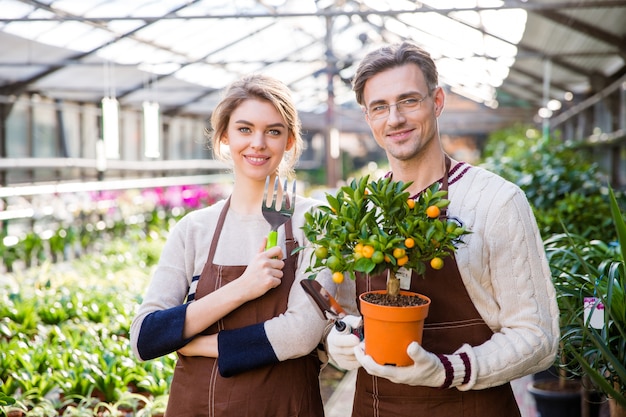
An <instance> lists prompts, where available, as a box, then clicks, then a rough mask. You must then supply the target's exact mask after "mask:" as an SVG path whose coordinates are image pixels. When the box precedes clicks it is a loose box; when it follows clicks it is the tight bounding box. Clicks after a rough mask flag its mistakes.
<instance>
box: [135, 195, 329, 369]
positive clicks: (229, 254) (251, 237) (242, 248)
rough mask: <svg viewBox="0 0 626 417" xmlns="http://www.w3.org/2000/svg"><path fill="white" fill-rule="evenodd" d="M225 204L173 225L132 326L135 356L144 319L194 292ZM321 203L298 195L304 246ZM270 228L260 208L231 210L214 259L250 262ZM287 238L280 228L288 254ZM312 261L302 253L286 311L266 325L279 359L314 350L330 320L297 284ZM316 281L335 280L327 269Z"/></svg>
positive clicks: (295, 223)
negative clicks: (311, 214)
mask: <svg viewBox="0 0 626 417" xmlns="http://www.w3.org/2000/svg"><path fill="white" fill-rule="evenodd" d="M224 203H225V201H224V200H223V201H220V202H217V203H216V204H214V205H212V206H210V207H207V208H204V209H200V210H197V211H194V212H192V213H190V214H188V215H187V216H185V217H184V218H183V219H181V221H180V222H179V223H177V225H176V226H175V227H174V228H173V229H172V231H171V233H170V236H169V237H168V239H167V242H166V244H165V247H164V249H163V252H162V254H161V258H160V260H159V263H158V266H157V268H156V271H155V273H154V275H153V277H152V281H151V283H150V285H149V287H148V289H147V291H146V293H145V295H144V299H143V302H142V304H141V306H140V308H139V310H138V312H137V315H136V317H135V318H134V320H133V323H132V326H131V344H132V348H133V351H134V353H135V355H136V356H137V357H139V358H141V355H140V353H139V351H138V349H137V343H138V338H139V333H140V331H141V328H142V323H143V320H144V318H145V317H146V316H147V315H148V314H149V313H151V312H154V311H160V310H167V309H172V308H175V307H177V306H180V305H181V304H183V303H184V302H185V299H186V297H187V295H188V293H193V292H194V291H195V289H194V286H192V279H193V277H197V276H199V275H200V274H201V272H202V268H203V267H204V264H205V263H206V260H207V255H208V253H209V247H210V245H211V241H212V239H213V234H214V232H215V227H216V225H217V220H218V217H219V215H220V212H221V210H222V208H223V207H224ZM320 203H321V202H320V201H317V200H313V199H308V198H303V197H300V196H298V198H297V199H296V205H295V213H294V215H293V217H292V227H293V234H294V238H295V239H296V240H297V241H298V243H299V244H300V245H303V244H304V243H305V238H304V235H303V233H302V230H301V227H302V225H303V223H304V213H305V212H306V211H310V210H312V209H313V208H314V207H315V206H316V205H319V204H320ZM269 230H270V226H269V224H268V223H267V221H265V219H264V218H263V216H262V215H261V213H260V212H259V214H258V215H242V214H239V213H237V212H235V211H234V210H233V209H232V208H231V209H230V210H229V212H228V215H227V216H226V219H225V222H224V226H223V229H222V232H221V235H220V240H219V244H218V245H217V249H216V253H215V259H214V262H215V263H216V264H219V265H247V264H249V262H250V260H251V259H252V258H253V257H254V255H255V254H256V253H258V251H259V248H260V246H261V244H262V242H263V239H264V238H265V237H266V236H267V234H268V232H269ZM284 241H285V238H284V227H280V228H279V230H278V242H279V244H281V245H282V248H283V254H286V248H285V246H284V243H285V242H284ZM309 259H310V250H308V251H305V252H303V253H301V254H300V258H299V263H298V267H297V272H296V279H295V281H294V284H293V285H292V288H291V291H290V294H289V300H288V307H287V311H286V312H285V313H284V314H281V315H280V316H278V317H276V318H274V319H272V320H269V321H267V322H265V324H264V327H265V333H266V335H267V339H268V341H269V342H270V344H271V346H272V348H273V350H274V353H275V355H276V357H277V358H278V360H281V361H282V360H286V359H291V358H295V357H299V356H302V355H306V354H308V353H310V352H311V351H313V350H314V349H315V347H316V346H317V345H318V343H319V342H320V340H321V338H322V333H323V330H324V326H325V324H326V319H325V318H324V316H323V315H322V313H321V312H320V311H319V309H318V308H317V307H316V306H315V304H314V303H313V302H312V300H310V299H309V296H308V295H306V293H305V292H304V291H303V289H302V287H301V285H300V284H299V281H300V280H302V279H306V278H307V276H308V274H307V273H305V270H306V268H307V266H308V262H309ZM318 279H319V280H320V281H321V282H322V284H323V285H324V286H329V287H332V285H330V284H329V282H331V281H330V274H329V273H322V274H320V275H319V276H318ZM155 336H157V337H159V336H161V335H155ZM181 337H182V335H181ZM244 348H245V347H242V349H244ZM220 355H221V352H220Z"/></svg>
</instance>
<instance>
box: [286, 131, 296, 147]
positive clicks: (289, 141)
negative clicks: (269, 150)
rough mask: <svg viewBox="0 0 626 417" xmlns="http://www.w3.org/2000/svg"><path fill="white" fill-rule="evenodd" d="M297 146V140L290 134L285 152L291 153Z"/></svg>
mask: <svg viewBox="0 0 626 417" xmlns="http://www.w3.org/2000/svg"><path fill="white" fill-rule="evenodd" d="M295 144H296V140H295V139H294V137H293V135H292V134H289V137H288V138H287V145H286V146H285V150H286V151H290V150H291V148H293V145H295Z"/></svg>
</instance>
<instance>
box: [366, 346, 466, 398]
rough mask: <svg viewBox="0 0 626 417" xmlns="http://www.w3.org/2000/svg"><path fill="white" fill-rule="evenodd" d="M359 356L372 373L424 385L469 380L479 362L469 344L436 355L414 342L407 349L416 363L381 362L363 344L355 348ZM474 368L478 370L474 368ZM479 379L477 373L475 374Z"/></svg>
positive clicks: (460, 382) (404, 382) (408, 383)
mask: <svg viewBox="0 0 626 417" xmlns="http://www.w3.org/2000/svg"><path fill="white" fill-rule="evenodd" d="M354 353H355V356H356V359H357V360H358V361H359V363H360V364H361V365H362V366H363V368H364V369H365V370H366V371H367V373H369V374H370V375H375V376H379V377H382V378H386V379H388V380H390V381H391V382H394V383H396V384H406V385H421V386H425V387H433V388H450V387H456V386H459V385H464V384H468V383H470V382H471V383H472V385H473V383H474V381H473V380H471V379H472V364H475V360H474V359H473V358H474V356H473V352H472V349H471V347H470V346H469V345H463V346H462V347H461V348H460V349H459V350H457V351H456V352H455V353H454V354H452V355H436V354H434V353H430V352H428V351H426V350H425V349H424V348H422V347H421V346H420V345H419V343H417V342H413V343H411V344H410V345H409V347H408V348H407V353H408V355H409V356H410V357H411V359H413V362H414V363H413V365H409V366H398V367H396V366H389V365H379V364H377V363H376V362H375V361H374V359H372V357H371V356H369V355H366V354H365V352H364V351H363V345H360V346H357V347H355V348H354ZM474 372H476V371H475V370H474ZM473 379H474V380H475V377H474V378H473Z"/></svg>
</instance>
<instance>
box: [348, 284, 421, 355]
mask: <svg viewBox="0 0 626 417" xmlns="http://www.w3.org/2000/svg"><path fill="white" fill-rule="evenodd" d="M371 292H372V293H379V294H380V293H385V292H386V290H379V291H371ZM365 294H367V293H363V294H361V296H360V302H361V315H362V316H363V330H364V333H365V353H367V354H368V355H370V356H371V357H372V358H373V359H374V360H375V361H376V363H379V364H381V365H395V366H408V365H411V364H412V363H413V360H412V359H411V358H410V357H409V355H408V354H407V353H406V350H407V348H408V346H409V344H411V342H418V343H422V334H423V332H424V320H425V319H426V317H427V316H428V308H429V307H430V298H428V297H426V296H424V295H421V294H416V293H413V292H410V291H400V294H401V295H407V296H414V297H420V298H422V299H424V300H426V301H427V303H425V304H422V305H419V306H410V307H391V306H382V305H377V304H372V303H369V302H367V301H364V300H363V296H364V295H365Z"/></svg>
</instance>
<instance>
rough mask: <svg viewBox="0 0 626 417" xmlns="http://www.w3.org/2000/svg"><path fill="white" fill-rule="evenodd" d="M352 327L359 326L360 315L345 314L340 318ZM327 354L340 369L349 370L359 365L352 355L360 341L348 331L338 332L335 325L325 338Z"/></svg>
mask: <svg viewBox="0 0 626 417" xmlns="http://www.w3.org/2000/svg"><path fill="white" fill-rule="evenodd" d="M341 321H343V322H344V323H346V324H347V325H348V326H350V327H351V328H353V329H356V328H357V327H360V326H361V321H362V320H361V317H357V316H345V317H343V318H342V319H341ZM327 342H328V355H329V356H330V357H331V358H332V360H333V361H334V362H335V363H336V364H337V366H339V367H340V368H342V369H345V370H346V371H350V370H352V369H356V368H358V367H360V366H361V364H359V362H358V361H357V360H356V358H355V356H354V349H355V347H356V346H358V344H359V343H360V342H361V341H360V340H359V338H358V337H357V336H355V335H354V334H352V332H350V331H345V332H339V331H338V330H337V328H336V327H335V326H333V328H332V329H331V331H330V333H329V334H328V338H327Z"/></svg>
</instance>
